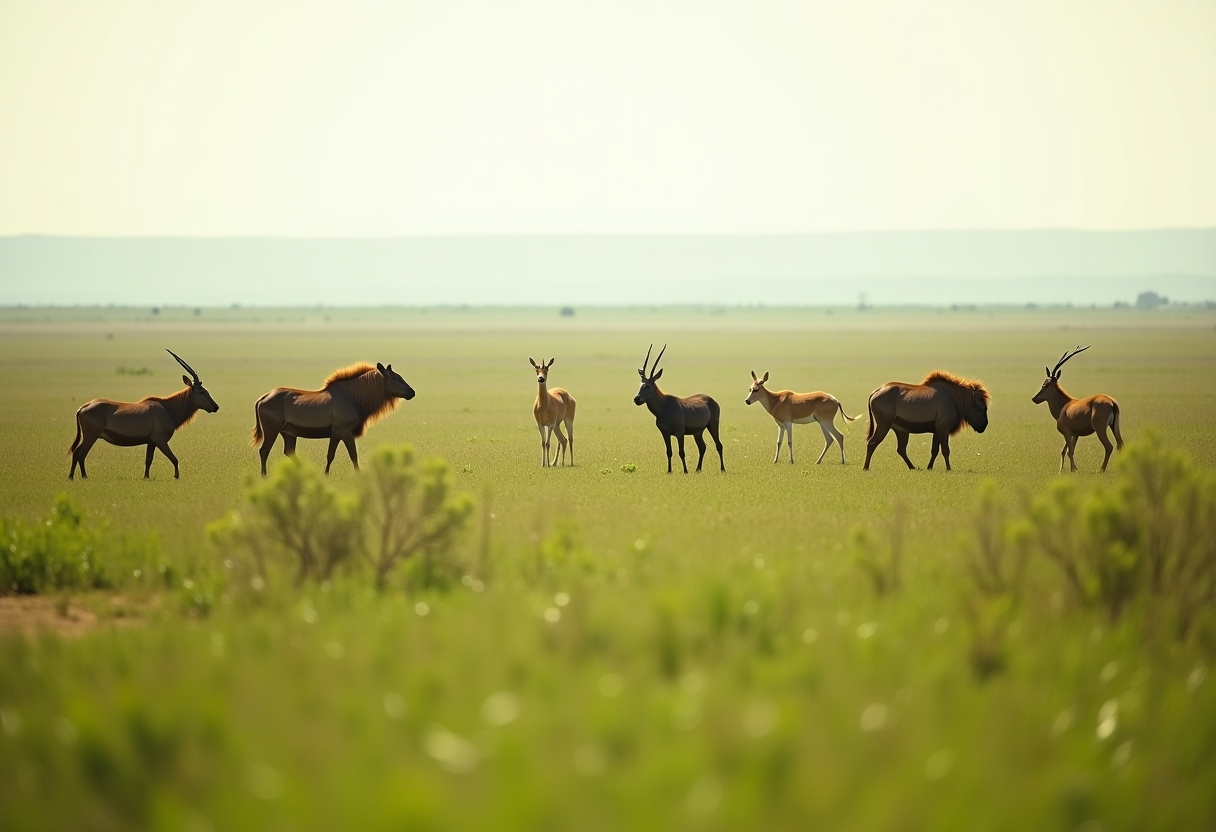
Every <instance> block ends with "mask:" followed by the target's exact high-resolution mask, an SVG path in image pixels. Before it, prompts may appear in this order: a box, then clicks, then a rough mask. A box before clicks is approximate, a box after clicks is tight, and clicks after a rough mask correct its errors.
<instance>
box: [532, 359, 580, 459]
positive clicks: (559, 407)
mask: <svg viewBox="0 0 1216 832" xmlns="http://www.w3.org/2000/svg"><path fill="white" fill-rule="evenodd" d="M528 361H529V362H530V363H531V364H532V367H533V368H534V369H535V370H536V382H537V390H536V401H535V402H534V403H533V404H532V415H533V416H534V417H536V429H537V430H539V431H540V454H541V459H540V464H541V467H542V468H548V467H550V466H552V465H556V464H557V457H558V454H557V453H555V454H553V458H552V459H550V458H549V449H550V445H551V440H552V438H553V434H554V433H556V434H557V444H558V453H560V454H561V464H562V465H565V464H566V444H567V442H569V444H570V464H571V465H574V396H571V395H570V394H569V393H567V392H566V391H565V390H563V389H562V388H560V387H554V388H553V389H552V390H550V389H549V368H550V367H552V366H553V359H552V358H550V359H549V361H548V363H545V362H543V361H542V363H540V364H537V363H536V362H535V361H533V360H532V359H531V358H529V359H528ZM563 424H565V426H566V433H568V434H570V438H569V439H567V438H566V436H565V435H563V434H562V425H563Z"/></svg>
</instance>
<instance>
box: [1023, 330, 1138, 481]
mask: <svg viewBox="0 0 1216 832" xmlns="http://www.w3.org/2000/svg"><path fill="white" fill-rule="evenodd" d="M1091 346H1093V345H1092V344H1090V345H1089V346H1086V347H1082V346H1080V345H1078V346H1077V348H1076V349H1075V350H1073V351H1072V352H1068V351H1067V350H1065V351H1064V355H1063V356H1062V357H1061V358H1060V360H1059V361H1057V362H1056V366H1055V367H1053V368H1052V369H1050V370H1047V368H1046V367H1044V368H1043V369H1044V370H1047V378H1045V379H1043V386H1042V387H1041V388H1039V392H1038V393H1037V394H1035V397H1034V398H1033V399H1031V401H1032V402H1034V403H1035V404H1042V403H1043V402H1047V408H1048V409H1049V410H1050V411H1051V418H1053V419H1055V420H1056V430H1058V431H1059V432H1060V435H1061V436H1063V437H1064V448H1063V449H1062V450H1061V451H1060V473H1064V455H1065V454H1067V455H1068V461H1069V463H1070V464H1071V465H1072V470H1073V471H1074V472H1075V471H1076V470H1077V461H1076V460H1075V459H1074V458H1073V451H1075V450H1076V447H1077V439H1078V438H1079V437H1082V436H1089V435H1090V434H1091V433H1096V434H1098V441H1099V442H1101V443H1102V447H1103V448H1105V449H1106V456H1105V457H1104V458H1103V459H1102V473H1104V474H1105V473H1106V465H1107V463H1109V462H1110V454H1111V451H1112V450H1113V448H1112V446H1111V444H1110V440H1109V439H1107V438H1106V429H1107V428H1110V429H1111V432H1112V433H1114V435H1115V442H1117V443H1118V447H1119V450H1123V436H1122V435H1121V434H1120V433H1119V403H1118V402H1116V401H1115V400H1114V399H1112V398H1111V397H1110V396H1106V395H1103V394H1101V393H1099V394H1098V395H1096V396H1090V397H1089V398H1088V399H1074V398H1073V397H1072V396H1070V395H1068V394H1067V393H1065V392H1064V388H1063V387H1061V386H1060V368H1061V367H1063V366H1064V363H1065V362H1066V361H1068V359H1070V358H1072V357H1073V356H1074V355H1077V354H1078V353H1082V352H1085V351H1086V350H1087V349H1089V347H1091Z"/></svg>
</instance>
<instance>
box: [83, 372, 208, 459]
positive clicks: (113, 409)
mask: <svg viewBox="0 0 1216 832" xmlns="http://www.w3.org/2000/svg"><path fill="white" fill-rule="evenodd" d="M165 352H167V353H169V355H172V356H173V357H174V358H176V359H177V363H178V364H181V365H182V366H183V367H185V368H186V371H187V372H189V373H190V376H193V377H194V378H193V380H191V378H190V376H182V381H184V382H185V383H186V389H185V390H181V391H179V392H177V393H174V394H173V395H172V396H165V397H161V396H149V397H148V398H146V399H140V400H139V401H137V402H113V401H110V400H109V399H93V401H91V402H89V403H88V404H85V405H82V406H81V408H80V409H79V410H77V411H76V441H75V442H73V443H72V447H71V448H69V449H68V453H70V454H71V455H72V469H71V470H70V471H69V472H68V479H74V478H75V476H76V466H77V465H79V466H80V478H81V479H88V477H89V475H88V474H87V473H85V470H84V459H85V457H87V456H88V455H89V451H90V450H91V449H92V448H93V444H94V443H95V442H96V441H97V440H98V439H104V440H106V441H107V442H109V443H110V444H111V445H122V446H125V447H134V446H136V445H147V446H148V452H147V454H145V455H144V479H148V471H149V470H150V469H151V468H152V455H153V454H154V453H155V452H156V449H157V448H160V452H161V453H162V454H164V455H165V456H166V457H168V459H169V461H170V462H172V463H173V478H174V479H179V478H180V477H181V473H180V472H179V471H178V468H177V457H175V456H174V455H173V451H171V450H169V440H170V439H172V438H173V434H174V433H176V432H177V429H178V428H182V427H185V426H186V425H188V424H190V422H191V420H193V419H194V417H195V415H196V414H197V413H198V412H199V411H200V410H205V411H207V412H208V413H215V412H216V411H217V410H219V409H220V406H219V405H218V404H216V403H215V399H213V398H211V394H210V393H208V392H207V388H205V387H203V383H202V382H201V381H199V378H198V373H196V372H194V370H193V369H191V367H190V365H189V364H187V363H186V362H185V361H182V360H181V359H180V358H178V357H177V354H176V353H174V352H173V350H165Z"/></svg>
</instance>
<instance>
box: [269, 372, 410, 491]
mask: <svg viewBox="0 0 1216 832" xmlns="http://www.w3.org/2000/svg"><path fill="white" fill-rule="evenodd" d="M412 398H414V388H412V387H410V386H409V384H407V383H406V381H405V379H403V378H402V377H401V376H400V375H398V374H397V373H395V372H393V365H392V364H389V365H388V366H387V367H385V366H384V365H383V364H377V365H376V366H375V367H373V366H372V365H371V364H366V363H363V362H360V363H358V364H351V365H350V366H349V367H344V368H343V369H341V370H336V371H334V372H333V373H331V374H330V376H329V378H327V379H325V386H324V387H322V388H321V389H320V390H296V389H294V388H291V387H276V388H275V389H274V390H271V391H270V392H269V393H267V394H266V395H265V396H262V398H260V399H258V401H257V404H255V405H254V406H253V418H254V425H253V436H252V442H251V444H253V445H257V444H258V443H259V442H261V443H262V447H261V448H259V449H258V454H259V455H260V456H261V458H262V476H263V477H264V476H266V458H267V457H269V456H270V449H271V448H272V447H273V446H274V440H275V439H277V438H278V437H279V434H282V435H283V453H284V454H285V455H286V456H292V455H293V454H294V453H295V452H296V440H297V439H300V438H303V439H328V440H329V452H328V454H327V455H326V458H325V473H327V474H328V473H329V467H330V466H331V465H333V463H334V454H336V453H337V451H338V443H339V442H343V443H345V445H346V452H347V453H349V454H350V461H351V463H353V464H354V466H355V470H356V471H357V470H359V454H358V452H357V451H356V450H355V440H356V439H358V438H359V437H360V436H362V435H363V431H365V430H366V429H367V428H368V427H369V426H370V425H372V424H373V423H375V422H376V421H377V420H378V419H380V418H381V417H383V416H387V415H388V414H389V413H392V412H393V410H394V409H395V408H396V407H397V400H398V399H405V400H407V401H408V400H409V399H412Z"/></svg>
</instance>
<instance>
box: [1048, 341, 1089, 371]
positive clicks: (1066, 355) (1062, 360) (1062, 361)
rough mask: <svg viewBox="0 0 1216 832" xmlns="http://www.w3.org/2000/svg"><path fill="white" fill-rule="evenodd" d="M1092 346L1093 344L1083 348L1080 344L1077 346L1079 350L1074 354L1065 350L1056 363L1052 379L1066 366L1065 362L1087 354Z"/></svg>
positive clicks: (1074, 351)
mask: <svg viewBox="0 0 1216 832" xmlns="http://www.w3.org/2000/svg"><path fill="white" fill-rule="evenodd" d="M1092 346H1093V344H1089V345H1088V346H1084V347H1083V346H1081V345H1080V344H1077V348H1076V349H1075V350H1073V351H1072V352H1069V351H1068V350H1064V355H1063V356H1061V357H1060V360H1059V361H1057V362H1056V366H1055V367H1053V368H1052V370H1051V375H1052V377H1053V378H1054V377H1055V375H1056V374H1057V373H1058V372H1059V371H1060V368H1061V367H1063V366H1064V364H1065V362H1067V361H1068V359H1070V358H1072V357H1073V356H1074V355H1077V354H1078V353H1082V352H1085V351H1086V350H1087V349H1089V348H1090V347H1092Z"/></svg>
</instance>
